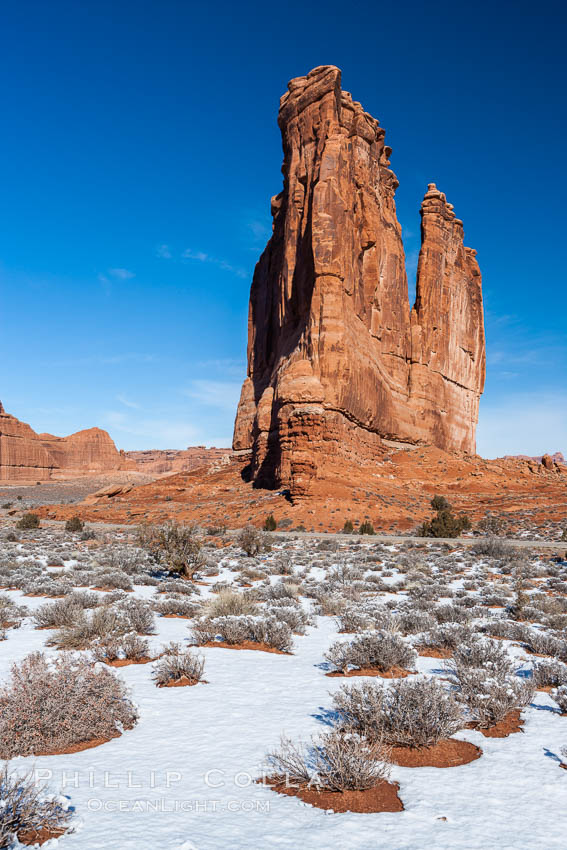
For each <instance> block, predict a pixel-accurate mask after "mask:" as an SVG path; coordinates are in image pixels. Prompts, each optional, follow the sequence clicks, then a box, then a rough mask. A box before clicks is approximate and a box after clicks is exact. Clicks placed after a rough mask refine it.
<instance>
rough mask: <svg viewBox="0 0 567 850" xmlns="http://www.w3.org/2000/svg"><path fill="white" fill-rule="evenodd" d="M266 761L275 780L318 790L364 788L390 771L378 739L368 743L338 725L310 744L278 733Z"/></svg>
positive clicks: (384, 777)
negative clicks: (279, 738)
mask: <svg viewBox="0 0 567 850" xmlns="http://www.w3.org/2000/svg"><path fill="white" fill-rule="evenodd" d="M267 764H268V766H269V768H270V770H271V773H272V778H273V779H275V780H276V781H280V782H282V783H285V785H287V786H297V787H304V786H309V787H310V788H316V789H317V790H320V791H337V792H341V791H364V790H366V789H367V788H372V787H374V786H375V785H377V784H378V782H381V781H383V780H385V779H387V778H388V776H389V775H390V764H389V762H388V753H387V750H386V749H385V748H384V747H383V746H382V745H381V743H379V742H375V743H374V744H369V743H368V742H367V741H365V740H364V739H363V738H361V737H360V736H359V735H356V734H353V733H346V734H345V733H342V732H341V731H340V730H338V729H333V730H332V731H331V732H327V733H325V734H323V735H320V736H319V738H317V739H315V738H313V739H312V740H311V744H310V745H305V744H303V742H301V741H300V742H299V744H294V743H293V742H292V741H291V740H290V739H289V738H285V737H284V736H282V738H281V741H280V747H279V749H278V750H275V751H273V752H271V753H269V754H268V756H267Z"/></svg>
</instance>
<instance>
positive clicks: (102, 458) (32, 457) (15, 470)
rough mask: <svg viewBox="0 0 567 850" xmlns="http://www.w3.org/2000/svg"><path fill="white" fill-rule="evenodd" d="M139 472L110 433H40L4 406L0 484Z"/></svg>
mask: <svg viewBox="0 0 567 850" xmlns="http://www.w3.org/2000/svg"><path fill="white" fill-rule="evenodd" d="M126 470H136V464H135V463H134V462H133V461H131V460H128V458H126V456H125V455H124V452H119V451H118V450H117V448H116V446H115V445H114V443H113V441H112V439H111V438H110V436H109V434H108V433H107V432H106V431H103V430H101V429H100V428H89V429H87V430H85V431H77V433H76V434H71V435H70V436H69V437H54V436H53V435H52V434H36V432H35V431H34V430H33V429H32V428H31V427H30V426H29V425H27V424H26V423H25V422H20V420H19V419H16V417H15V416H11V415H10V414H8V413H6V412H5V410H4V408H3V406H2V404H1V403H0V481H10V482H24V481H32V482H35V481H49V480H54V479H64V478H75V477H79V476H85V475H97V474H99V473H103V472H111V471H126Z"/></svg>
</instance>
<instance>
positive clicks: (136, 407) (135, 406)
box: [116, 395, 140, 410]
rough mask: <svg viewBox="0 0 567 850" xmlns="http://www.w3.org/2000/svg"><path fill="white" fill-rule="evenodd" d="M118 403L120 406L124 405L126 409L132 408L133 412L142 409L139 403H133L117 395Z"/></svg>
mask: <svg viewBox="0 0 567 850" xmlns="http://www.w3.org/2000/svg"><path fill="white" fill-rule="evenodd" d="M116 401H119V402H120V404H123V405H124V406H125V407H130V408H131V409H132V410H139V409H140V405H139V404H138V403H137V402H135V401H131V400H130V399H129V398H125V397H124V396H123V395H117V396H116Z"/></svg>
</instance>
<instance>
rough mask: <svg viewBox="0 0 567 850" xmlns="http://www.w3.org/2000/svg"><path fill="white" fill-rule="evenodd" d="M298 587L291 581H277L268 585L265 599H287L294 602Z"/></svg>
mask: <svg viewBox="0 0 567 850" xmlns="http://www.w3.org/2000/svg"><path fill="white" fill-rule="evenodd" d="M298 591H299V585H297V584H296V583H295V582H293V581H277V582H275V584H270V585H268V587H267V588H266V594H265V598H266V599H268V600H271V599H287V600H291V601H294V600H295V599H296V598H297V594H298Z"/></svg>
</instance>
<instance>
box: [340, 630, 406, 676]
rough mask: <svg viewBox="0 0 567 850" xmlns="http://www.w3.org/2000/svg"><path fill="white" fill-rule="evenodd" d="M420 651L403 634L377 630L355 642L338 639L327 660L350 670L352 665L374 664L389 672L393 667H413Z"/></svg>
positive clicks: (341, 669) (342, 668) (344, 670)
mask: <svg viewBox="0 0 567 850" xmlns="http://www.w3.org/2000/svg"><path fill="white" fill-rule="evenodd" d="M416 657H417V653H416V651H415V649H413V648H412V647H411V646H409V645H408V644H407V643H405V641H404V640H403V638H401V637H400V636H399V635H397V634H394V633H392V632H387V631H375V632H370V633H368V634H363V635H359V636H358V637H356V638H354V640H352V641H337V642H336V643H334V644H332V645H331V647H330V648H329V650H328V651H327V652H326V653H325V658H326V660H327V661H328V662H329V663H330V664H331V665H332V666H333V667H334V668H335V669H336V670H340V671H341V672H343V673H346V672H347V671H348V669H349V667H359V668H360V667H374V668H376V669H377V670H380V671H382V672H386V671H387V670H390V669H391V668H392V667H400V668H403V669H405V670H411V669H413V668H414V666H415V659H416Z"/></svg>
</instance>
